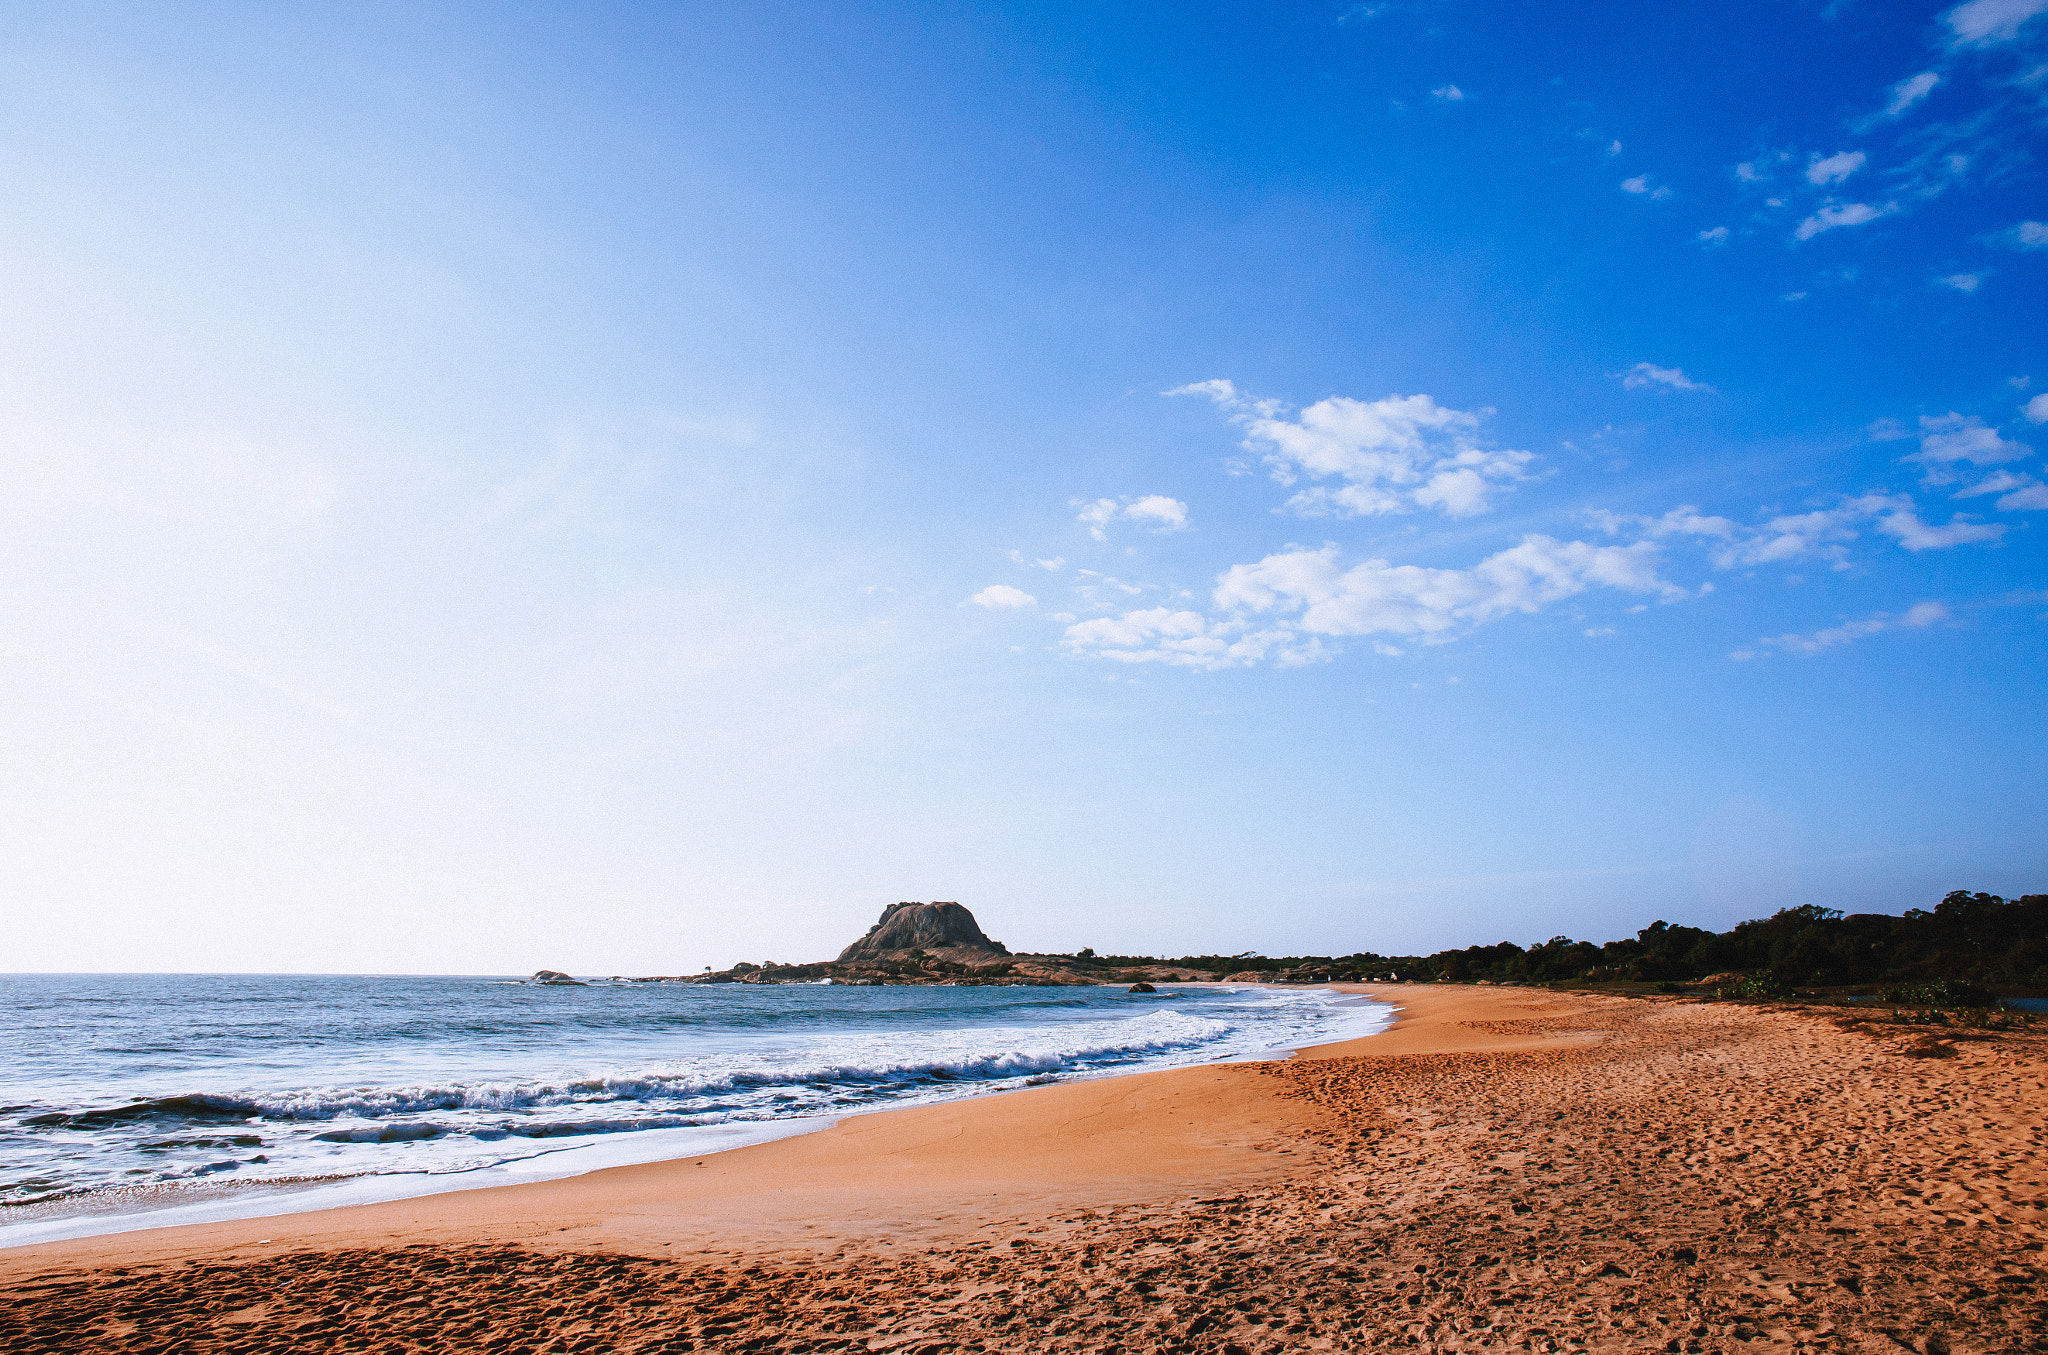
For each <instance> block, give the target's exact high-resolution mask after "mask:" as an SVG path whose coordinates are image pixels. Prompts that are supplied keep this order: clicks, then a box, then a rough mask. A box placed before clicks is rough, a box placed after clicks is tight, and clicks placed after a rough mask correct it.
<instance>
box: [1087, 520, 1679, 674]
mask: <svg viewBox="0 0 2048 1355" xmlns="http://www.w3.org/2000/svg"><path fill="white" fill-rule="evenodd" d="M1657 563H1658V548H1657V546H1656V545H1655V544H1654V543H1652V542H1647V541H1639V542H1636V543H1634V544H1632V545H1627V546H1595V545H1591V544H1588V543H1587V542H1584V541H1557V540H1554V539H1552V538H1550V537H1547V536H1526V537H1524V538H1522V541H1521V543H1520V544H1519V545H1515V546H1510V547H1509V548H1507V549H1506V550H1503V551H1499V552H1496V553H1495V554H1493V555H1491V556H1488V557H1487V558H1486V559H1484V560H1481V561H1480V562H1479V563H1478V564H1476V565H1474V566H1472V567H1471V568H1469V569H1426V568H1421V567H1418V566H1414V565H1389V564H1388V563H1387V562H1386V561H1385V560H1366V561H1364V562H1362V563H1360V564H1357V565H1353V566H1351V567H1350V568H1348V569H1347V568H1345V567H1344V565H1343V563H1342V562H1341V560H1340V559H1339V557H1338V552H1337V548H1336V547H1335V546H1325V547H1323V548H1322V549H1321V550H1305V549H1300V548H1295V549H1290V550H1287V551H1282V552H1280V553H1278V554H1275V555H1269V556H1267V557H1266V558H1265V559H1263V560H1260V561H1259V562H1258V563H1257V564H1249V565H1235V566H1233V567H1231V568H1230V569H1229V570H1227V571H1225V572H1224V574H1223V575H1222V576H1221V577H1220V578H1219V579H1218V580H1217V584H1216V590H1215V593H1214V595H1213V601H1214V603H1215V606H1216V608H1217V609H1218V610H1219V611H1220V612H1221V613H1222V615H1221V616H1205V615H1203V614H1202V613H1200V612H1196V611H1190V610H1174V609H1172V608H1167V607H1152V608H1147V609H1145V610H1142V611H1132V612H1125V613H1124V614H1123V615H1121V616H1115V617H1100V618H1097V619H1095V620H1092V621H1079V622H1075V623H1074V624H1072V625H1070V626H1068V627H1067V631H1066V634H1065V636H1064V637H1063V638H1062V640H1061V644H1062V645H1063V646H1064V647H1065V648H1066V649H1067V651H1068V652H1069V653H1072V654H1076V655H1087V656H1093V657H1100V658H1108V659H1114V660H1117V661H1119V662H1123V663H1163V664H1168V665H1172V666H1176V667H1184V668H1202V669H1216V668H1230V667H1238V666H1245V665H1250V664H1255V663H1259V662H1262V661H1266V660H1271V661H1274V662H1277V663H1281V664H1301V663H1310V662H1314V661H1316V660H1319V659H1325V658H1328V657H1330V656H1331V655H1332V654H1333V653H1334V651H1333V650H1330V649H1328V648H1326V647H1325V645H1324V640H1325V639H1341V638H1345V637H1351V636H1366V635H1390V636H1408V637H1412V638H1415V639H1420V640H1422V641H1424V642H1426V643H1440V642H1442V641H1446V640H1450V639H1454V638H1456V637H1457V636H1458V635H1461V634H1463V633H1465V632H1467V631H1469V630H1471V629H1473V628H1475V627H1477V626H1481V625H1484V624H1486V623H1487V622H1489V621H1496V620H1499V619H1500V618H1502V617H1504V616H1509V615H1513V614H1516V613H1534V612H1538V611H1541V610H1542V609H1543V608H1545V607H1547V606H1550V605H1551V604H1553V603H1555V602H1559V601H1562V600H1563V599H1565V598H1569V597H1575V596H1577V595H1579V594H1581V593H1584V592H1587V591H1589V590H1592V589H1595V588H1613V589H1617V590H1620V591H1623V592H1629V593H1638V594H1641V593H1648V594H1655V595H1656V596H1657V597H1659V598H1660V599H1661V600H1663V601H1667V602H1675V601H1678V600H1679V599H1681V598H1684V597H1686V596H1688V594H1687V593H1686V591H1685V590H1684V589H1682V588H1679V587H1678V586H1677V585H1675V584H1672V583H1668V582H1666V581H1665V580H1663V579H1661V578H1659V577H1658V576H1657ZM1373 648H1374V650H1375V651H1377V652H1378V653H1381V654H1384V655H1390V656H1398V655H1399V654H1400V653H1401V650H1400V648H1399V647H1398V646H1396V645H1392V644H1388V643H1386V642H1384V641H1375V642H1374V643H1373Z"/></svg>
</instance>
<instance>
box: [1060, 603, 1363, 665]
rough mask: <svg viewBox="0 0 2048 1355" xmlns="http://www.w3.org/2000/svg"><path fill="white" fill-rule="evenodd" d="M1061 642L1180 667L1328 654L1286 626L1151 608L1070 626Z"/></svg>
mask: <svg viewBox="0 0 2048 1355" xmlns="http://www.w3.org/2000/svg"><path fill="white" fill-rule="evenodd" d="M1060 645H1061V647H1062V648H1064V649H1066V651H1067V652H1068V653H1070V654H1074V655H1077V656H1082V657H1089V658H1099V659H1114V660H1116V661H1117V662H1119V663H1163V664H1166V665H1168V666H1170V667H1174V668H1200V669H1210V670H1213V669H1217V668H1237V667H1242V666H1247V665H1250V664H1255V663H1258V662H1260V661H1261V660H1264V659H1268V658H1270V659H1273V660H1275V661H1276V662H1278V663H1280V664H1281V665H1283V666H1291V665H1296V664H1303V663H1313V662H1314V661H1316V660H1317V659H1320V658H1324V657H1327V655H1326V653H1325V651H1324V649H1323V647H1322V643H1321V642H1320V641H1319V640H1316V639H1314V638H1313V637H1310V638H1307V639H1304V638H1302V637H1300V636H1297V635H1294V634H1293V633H1291V632H1289V631H1287V630H1285V629H1265V630H1259V629H1254V628H1252V627H1249V626H1247V625H1245V624H1244V623H1243V622H1242V621H1241V620H1237V619H1231V618H1226V619H1223V620H1212V619H1210V618H1209V617H1206V616H1203V615H1202V614H1201V613H1200V612H1191V611H1174V610H1173V609H1171V608H1168V607H1150V608H1147V609H1145V610H1143V611H1136V612H1125V613H1124V614H1123V615H1122V616H1114V617H1110V616H1104V617H1097V618H1096V619H1094V620H1092V621H1077V622H1075V623H1074V624H1073V625H1071V626H1068V627H1067V629H1066V633H1065V634H1064V635H1063V636H1062V637H1061V638H1060Z"/></svg>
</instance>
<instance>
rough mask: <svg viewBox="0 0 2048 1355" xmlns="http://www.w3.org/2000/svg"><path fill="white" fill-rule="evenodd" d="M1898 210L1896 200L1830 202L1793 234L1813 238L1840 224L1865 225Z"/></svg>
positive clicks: (1798, 237) (1798, 236)
mask: <svg viewBox="0 0 2048 1355" xmlns="http://www.w3.org/2000/svg"><path fill="white" fill-rule="evenodd" d="M1898 210H1899V204H1898V203H1896V202H1887V203H1885V204H1884V205H1882V206H1872V205H1871V204H1870V203H1867V202H1845V203H1829V204H1828V205H1827V206H1825V207H1823V208H1821V209H1820V210H1819V211H1817V212H1815V213H1814V214H1813V215H1812V216H1809V217H1808V218H1806V220H1804V221H1802V222H1800V223H1799V228H1798V229H1797V230H1795V231H1793V232H1792V235H1793V237H1794V238H1795V239H1799V240H1811V239H1812V238H1813V237H1814V236H1816V235H1819V234H1821V233H1822V232H1823V231H1831V230H1834V229H1836V228H1837V227H1839V226H1861V225H1865V224H1867V223H1869V222H1872V221H1875V220H1877V219H1878V218H1879V217H1881V216H1890V215H1891V214H1892V213H1893V212H1896V211H1898Z"/></svg>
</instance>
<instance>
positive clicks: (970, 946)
mask: <svg viewBox="0 0 2048 1355" xmlns="http://www.w3.org/2000/svg"><path fill="white" fill-rule="evenodd" d="M912 950H922V951H924V952H925V953H926V954H928V955H936V956H938V957H939V958H940V959H945V960H955V961H958V962H960V963H963V964H972V963H975V962H977V961H979V962H983V963H986V962H988V961H991V960H994V959H996V958H997V957H999V956H1005V955H1008V954H1009V953H1010V952H1009V951H1008V950H1006V949H1004V948H1003V946H1002V944H1001V943H1000V942H996V941H991V940H989V939H988V937H986V936H984V935H983V934H982V930H981V925H980V924H979V923H977V922H976V921H975V920H974V914H972V913H970V912H968V911H967V910H966V909H965V908H962V907H961V906H960V905H959V904H957V903H892V904H890V905H889V906H888V907H887V908H884V909H883V910H882V918H881V921H879V922H877V923H875V925H874V926H872V927H870V928H868V934H867V935H866V936H863V937H862V938H861V939H860V940H858V941H856V942H854V943H853V944H852V945H850V946H848V947H847V948H846V949H845V950H843V951H841V952H840V954H839V963H841V964H848V963H850V962H853V961H856V960H894V959H901V958H903V956H904V955H905V954H906V953H907V952H909V951H912Z"/></svg>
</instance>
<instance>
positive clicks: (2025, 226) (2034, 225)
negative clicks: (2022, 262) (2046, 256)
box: [1992, 221, 2048, 249]
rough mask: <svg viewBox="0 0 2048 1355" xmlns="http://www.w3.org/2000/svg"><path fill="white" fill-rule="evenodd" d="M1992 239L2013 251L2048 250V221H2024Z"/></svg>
mask: <svg viewBox="0 0 2048 1355" xmlns="http://www.w3.org/2000/svg"><path fill="white" fill-rule="evenodd" d="M1992 238H1993V239H1995V240H1997V241H1999V242H2000V243H2002V244H2005V245H2009V246H2011V247H2012V248H2013V249H2048V221H2022V222H2020V224H2019V225H2017V226H2009V227H2007V228H2006V229H2005V230H2002V231H2000V232H1998V234H1997V235H1995V236H1993V237H1992Z"/></svg>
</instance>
